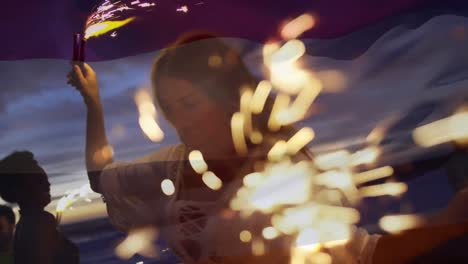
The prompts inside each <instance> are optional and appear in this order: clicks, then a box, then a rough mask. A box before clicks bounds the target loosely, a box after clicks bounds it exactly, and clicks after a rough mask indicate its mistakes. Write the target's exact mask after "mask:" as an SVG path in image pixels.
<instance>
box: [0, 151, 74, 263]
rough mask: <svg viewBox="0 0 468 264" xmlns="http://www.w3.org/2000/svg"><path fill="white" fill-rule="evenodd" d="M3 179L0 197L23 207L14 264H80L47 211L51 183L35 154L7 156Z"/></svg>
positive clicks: (0, 171)
mask: <svg viewBox="0 0 468 264" xmlns="http://www.w3.org/2000/svg"><path fill="white" fill-rule="evenodd" d="M0 177H1V178H0V182H1V184H0V186H1V187H0V196H1V197H2V198H3V199H4V200H5V201H7V202H10V203H17V204H18V205H19V208H20V220H19V222H18V224H17V226H16V232H15V241H14V247H13V251H14V259H15V262H14V263H15V264H26V263H27V264H32V263H35V264H53V263H54V264H55V263H57V264H58V263H61V264H65V263H67V264H73V263H79V254H78V248H77V247H76V246H75V245H74V244H73V243H72V242H70V241H69V240H67V239H66V238H65V237H64V236H63V235H62V234H61V233H60V232H59V231H58V230H57V223H56V221H55V218H54V216H53V215H51V214H50V213H48V212H46V211H45V210H44V208H45V207H46V206H47V205H48V204H49V203H50V199H51V197H50V183H49V181H48V179H47V174H46V173H45V171H44V170H43V169H42V168H41V167H40V166H39V164H38V163H37V161H36V160H35V159H34V155H33V154H32V153H31V152H28V151H22V152H14V153H12V154H10V155H9V156H7V157H5V158H4V159H3V160H1V161H0Z"/></svg>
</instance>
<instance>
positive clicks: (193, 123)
mask: <svg viewBox="0 0 468 264" xmlns="http://www.w3.org/2000/svg"><path fill="white" fill-rule="evenodd" d="M158 85H160V86H161V87H160V89H158V99H159V101H160V103H161V107H162V108H163V111H164V112H165V115H166V117H167V118H168V119H169V121H170V122H171V123H172V125H173V126H174V127H175V129H176V130H177V133H178V134H179V137H180V139H181V140H182V142H184V144H186V145H187V146H188V147H189V148H191V149H197V150H200V151H202V152H203V153H204V154H208V155H211V156H212V157H215V158H216V155H223V154H231V153H232V150H233V146H232V140H231V130H230V118H231V117H230V114H229V113H228V111H227V110H226V109H228V107H229V103H230V102H216V101H215V100H214V99H213V98H211V97H209V96H208V95H206V94H204V93H203V91H201V90H200V89H197V86H195V85H194V84H193V83H191V82H189V81H186V80H179V79H175V78H170V77H165V78H162V79H161V80H160V81H159V82H158Z"/></svg>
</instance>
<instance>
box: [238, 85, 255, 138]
mask: <svg viewBox="0 0 468 264" xmlns="http://www.w3.org/2000/svg"><path fill="white" fill-rule="evenodd" d="M252 96H253V92H252V90H251V89H244V90H243V91H242V94H241V98H240V112H241V113H242V115H243V116H244V132H245V134H247V135H250V134H251V133H252V130H253V129H252V112H251V111H250V104H251V101H252Z"/></svg>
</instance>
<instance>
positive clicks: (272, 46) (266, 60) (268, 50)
mask: <svg viewBox="0 0 468 264" xmlns="http://www.w3.org/2000/svg"><path fill="white" fill-rule="evenodd" d="M279 48H280V45H279V44H278V43H276V42H272V43H267V44H265V45H263V49H262V53H263V64H265V66H267V67H270V65H271V56H272V54H273V53H274V52H275V51H277V50H278V49H279Z"/></svg>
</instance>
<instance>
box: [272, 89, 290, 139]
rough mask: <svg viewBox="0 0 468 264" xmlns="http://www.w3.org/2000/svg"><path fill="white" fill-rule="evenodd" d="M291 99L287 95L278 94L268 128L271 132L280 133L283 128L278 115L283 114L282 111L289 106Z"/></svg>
mask: <svg viewBox="0 0 468 264" xmlns="http://www.w3.org/2000/svg"><path fill="white" fill-rule="evenodd" d="M289 101H290V97H289V96H288V95H285V94H278V96H277V97H276V99H275V102H274V103H273V109H272V110H271V113H270V118H269V119H268V128H269V129H270V130H271V131H278V130H279V129H280V128H281V123H280V122H279V120H278V114H279V113H281V110H282V109H285V108H286V107H287V106H288V105H289Z"/></svg>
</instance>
